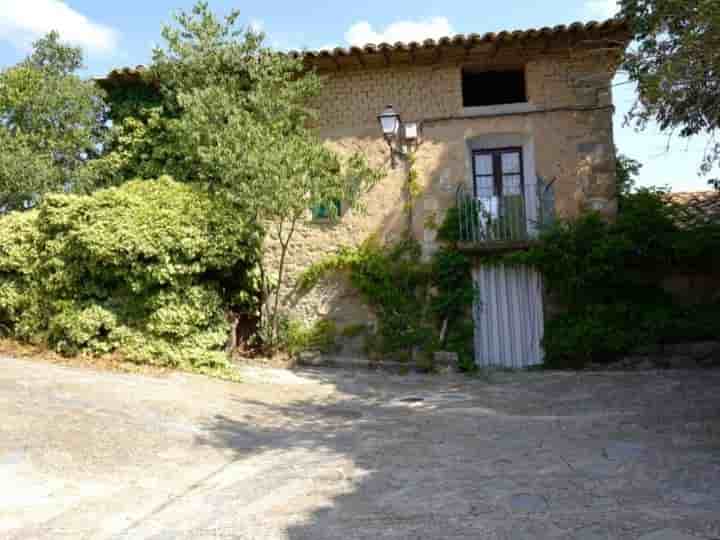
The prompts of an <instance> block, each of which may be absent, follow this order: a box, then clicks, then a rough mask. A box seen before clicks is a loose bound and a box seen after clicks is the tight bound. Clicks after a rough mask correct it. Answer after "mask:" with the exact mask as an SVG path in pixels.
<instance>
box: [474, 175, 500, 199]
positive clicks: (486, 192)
mask: <svg viewBox="0 0 720 540" xmlns="http://www.w3.org/2000/svg"><path fill="white" fill-rule="evenodd" d="M475 186H476V187H477V196H478V197H492V196H493V195H494V194H495V193H494V192H495V178H494V177H492V176H478V177H477V178H476V179H475Z"/></svg>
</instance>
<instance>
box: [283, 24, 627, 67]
mask: <svg viewBox="0 0 720 540" xmlns="http://www.w3.org/2000/svg"><path fill="white" fill-rule="evenodd" d="M613 30H627V25H626V23H625V21H624V20H622V19H608V20H606V21H602V22H598V21H590V22H588V23H585V24H584V23H581V22H575V23H572V24H570V25H564V24H561V25H558V26H555V27H553V28H549V27H547V26H545V27H543V28H539V29H538V28H530V29H527V30H503V31H502V32H498V33H494V32H487V33H485V34H482V35H481V34H457V35H454V36H445V37H441V38H438V39H436V40H435V39H426V40H425V41H423V42H422V43H419V42H417V41H411V42H408V43H404V42H397V43H394V44H390V43H379V44H374V43H369V44H367V45H364V46H363V47H355V46H352V47H348V48H343V47H335V48H334V49H332V50H326V49H324V50H319V51H290V53H289V54H290V55H291V56H293V57H295V58H305V59H313V58H323V57H325V58H328V57H342V56H350V55H352V54H356V51H357V50H362V52H363V53H365V54H374V53H378V52H380V51H383V50H384V51H389V52H403V51H406V50H409V49H411V48H412V49H433V48H435V47H439V46H448V45H459V46H463V47H465V46H469V45H474V44H479V43H494V42H498V41H505V42H510V41H522V40H526V39H533V38H537V37H540V36H547V37H552V36H559V35H561V34H570V33H575V32H593V31H613Z"/></svg>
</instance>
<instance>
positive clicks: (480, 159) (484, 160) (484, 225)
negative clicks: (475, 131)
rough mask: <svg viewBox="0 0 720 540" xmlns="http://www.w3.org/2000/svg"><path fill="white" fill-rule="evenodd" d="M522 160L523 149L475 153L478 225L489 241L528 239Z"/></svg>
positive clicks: (474, 166) (474, 171) (474, 170)
mask: <svg viewBox="0 0 720 540" xmlns="http://www.w3.org/2000/svg"><path fill="white" fill-rule="evenodd" d="M522 158H523V156H522V150H521V149H520V148H503V149H498V150H481V151H476V152H473V175H474V184H475V198H476V199H477V201H478V208H479V209H480V214H479V217H480V220H479V225H480V227H481V230H482V232H483V233H484V234H485V236H486V238H488V239H490V240H501V241H509V240H523V239H525V238H527V233H528V229H527V218H526V214H525V197H524V194H525V193H524V187H525V186H524V184H525V183H524V180H523V159H522Z"/></svg>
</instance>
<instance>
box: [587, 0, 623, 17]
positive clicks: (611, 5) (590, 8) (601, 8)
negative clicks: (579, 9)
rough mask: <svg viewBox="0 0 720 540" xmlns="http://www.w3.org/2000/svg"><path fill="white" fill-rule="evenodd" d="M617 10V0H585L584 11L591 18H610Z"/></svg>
mask: <svg viewBox="0 0 720 540" xmlns="http://www.w3.org/2000/svg"><path fill="white" fill-rule="evenodd" d="M618 10H619V6H618V3H617V0H587V1H586V2H585V12H586V13H587V14H588V16H590V18H593V19H611V18H612V17H614V16H615V15H617V12H618Z"/></svg>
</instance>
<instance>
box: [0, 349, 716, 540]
mask: <svg viewBox="0 0 720 540" xmlns="http://www.w3.org/2000/svg"><path fill="white" fill-rule="evenodd" d="M0 365H1V366H2V369H1V370H0V538H2V539H113V540H114V539H117V540H121V539H122V540H126V539H154V540H160V539H168V540H169V539H193V540H205V539H231V538H232V539H252V540H258V539H292V540H295V539H308V540H310V539H312V540H318V539H343V540H345V539H373V540H381V539H471V538H472V539H544V538H548V539H549V538H553V539H568V540H569V539H581V540H596V539H611V538H612V539H615V538H617V539H633V540H634V539H642V540H687V539H692V538H696V539H705V540H710V539H718V538H720V372H717V371H694V372H690V371H688V372H681V371H664V372H651V373H647V372H642V373H640V372H636V373H577V374H575V373H496V374H493V375H491V376H490V377H489V378H475V379H472V378H467V377H464V376H460V375H443V376H423V375H392V374H388V373H381V372H369V371H363V370H357V371H350V370H321V369H317V370H311V369H305V370H294V371H289V370H282V369H273V368H263V367H246V368H244V369H243V383H240V384H233V383H225V382H221V381H217V380H212V379H207V378H203V377H199V376H192V375H184V374H160V376H153V375H150V374H146V375H143V374H126V373H113V372H107V371H97V370H92V369H87V368H82V367H77V366H62V365H55V364H50V363H43V362H38V361H25V360H18V359H14V358H10V357H2V358H0Z"/></svg>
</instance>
